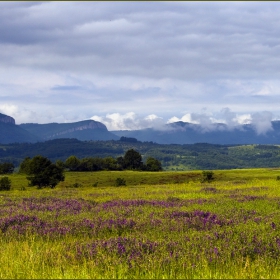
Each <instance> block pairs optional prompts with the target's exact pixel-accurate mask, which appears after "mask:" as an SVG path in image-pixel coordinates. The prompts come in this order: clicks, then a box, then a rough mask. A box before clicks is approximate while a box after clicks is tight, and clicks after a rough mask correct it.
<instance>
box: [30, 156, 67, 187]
mask: <svg viewBox="0 0 280 280" xmlns="http://www.w3.org/2000/svg"><path fill="white" fill-rule="evenodd" d="M25 164H26V165H27V166H25V170H26V172H25V173H26V174H27V175H28V176H27V180H29V185H30V186H38V188H43V187H51V188H54V187H55V186H56V185H57V184H58V183H59V182H60V181H64V178H65V177H64V172H63V168H61V167H59V166H57V165H56V164H54V163H52V162H51V161H50V160H49V159H48V158H46V157H43V156H41V155H38V156H35V157H33V158H32V159H30V160H28V161H27V162H26V163H25Z"/></svg>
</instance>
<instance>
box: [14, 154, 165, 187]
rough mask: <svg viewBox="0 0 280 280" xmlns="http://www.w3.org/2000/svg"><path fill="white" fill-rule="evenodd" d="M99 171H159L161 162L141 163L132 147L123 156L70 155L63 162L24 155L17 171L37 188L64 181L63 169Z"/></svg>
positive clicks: (152, 159)
mask: <svg viewBox="0 0 280 280" xmlns="http://www.w3.org/2000/svg"><path fill="white" fill-rule="evenodd" d="M65 170H69V171H101V170H139V171H140V170H143V171H144V170H145V171H161V170H162V167H161V162H160V161H158V160H157V159H155V158H152V157H149V158H147V160H146V162H145V163H143V160H142V156H141V154H140V153H139V152H137V151H135V150H134V149H130V150H128V151H127V152H126V153H125V155H124V156H123V157H118V158H116V159H114V158H112V157H107V158H93V157H87V158H83V159H79V158H77V157H76V156H74V155H72V156H70V157H68V158H67V159H66V160H65V162H63V161H61V160H57V161H56V163H52V162H51V161H50V160H49V159H48V158H46V157H43V156H41V155H37V156H35V157H33V158H30V157H26V158H25V159H24V160H23V162H22V163H21V164H20V169H19V173H25V174H27V179H28V181H29V185H30V186H38V188H44V187H51V188H54V187H55V186H56V185H57V184H58V183H59V182H60V181H64V179H65V176H64V171H65Z"/></svg>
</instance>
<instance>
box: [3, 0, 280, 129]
mask: <svg viewBox="0 0 280 280" xmlns="http://www.w3.org/2000/svg"><path fill="white" fill-rule="evenodd" d="M279 14H280V3H279V2H265V1H263V2H242V1H241V2H173V1H170V2H149V1H145V2H114V1H110V2H79V1H76V2H75V1H74V2H12V1H11V2H0V62H1V63H0V73H1V75H0V112H1V113H4V114H8V115H10V116H12V117H14V118H15V119H16V123H18V124H19V123H26V122H37V123H49V122H61V123H63V122H74V121H80V120H85V119H94V120H98V121H102V122H103V123H104V124H105V125H107V127H108V129H109V130H114V129H139V128H144V127H159V126H162V125H163V124H165V123H167V122H172V121H178V120H183V121H189V122H194V123H200V124H202V125H205V126H208V125H209V124H211V123H213V122H224V123H227V124H228V125H231V126H234V125H237V124H240V123H249V122H252V123H256V122H258V123H259V122H261V123H262V126H261V127H262V128H263V129H264V130H265V129H266V128H267V129H269V125H270V122H271V120H275V119H280V107H279V104H280V79H279V77H280V36H279V34H280V19H279Z"/></svg>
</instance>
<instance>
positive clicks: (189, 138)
mask: <svg viewBox="0 0 280 280" xmlns="http://www.w3.org/2000/svg"><path fill="white" fill-rule="evenodd" d="M261 125H262V124H261V123H260V124H259V126H261ZM266 126H267V124H266ZM265 129H266V130H265V131H264V132H263V131H261V132H262V133H259V131H258V130H257V129H256V127H255V124H246V125H239V126H235V127H230V126H228V125H226V124H224V123H211V124H208V125H207V126H205V125H204V126H202V125H199V124H194V123H187V122H182V121H179V122H174V123H169V124H166V125H165V126H164V127H161V128H158V129H156V128H146V129H141V130H116V131H108V129H107V127H106V126H105V125H104V124H103V123H101V122H98V121H94V120H85V121H79V122H73V123H47V124H38V123H24V124H20V125H16V124H15V120H14V119H13V118H12V117H10V116H7V115H4V114H0V143H2V144H8V143H15V142H18V143H24V142H27V143H34V142H38V141H47V140H52V139H60V138H76V139H78V140H81V141H90V140H94V141H95V140H100V141H107V140H119V139H120V137H122V136H124V137H130V138H136V139H137V140H138V141H142V142H155V143H158V144H180V145H182V144H194V143H210V144H220V145H225V144H226V145H227V144H229V145H231V144H232V145H235V144H280V121H272V122H271V123H269V126H267V127H265Z"/></svg>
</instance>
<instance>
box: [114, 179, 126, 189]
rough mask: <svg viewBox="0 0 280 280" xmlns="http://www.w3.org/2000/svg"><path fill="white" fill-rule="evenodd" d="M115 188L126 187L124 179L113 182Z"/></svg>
mask: <svg viewBox="0 0 280 280" xmlns="http://www.w3.org/2000/svg"><path fill="white" fill-rule="evenodd" d="M115 186H116V187H120V186H126V181H125V179H124V178H117V179H116V182H115Z"/></svg>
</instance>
